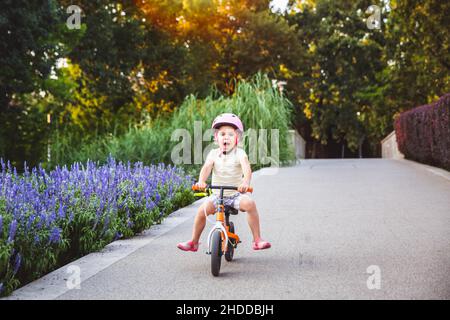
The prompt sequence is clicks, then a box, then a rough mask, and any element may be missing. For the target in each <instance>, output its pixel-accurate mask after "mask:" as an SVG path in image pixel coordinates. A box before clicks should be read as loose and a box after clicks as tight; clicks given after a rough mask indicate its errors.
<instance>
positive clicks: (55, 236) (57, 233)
mask: <svg viewBox="0 0 450 320" xmlns="http://www.w3.org/2000/svg"><path fill="white" fill-rule="evenodd" d="M60 240H61V229H60V228H58V227H54V228H53V229H52V231H51V233H50V238H49V242H50V243H58V242H59V241H60Z"/></svg>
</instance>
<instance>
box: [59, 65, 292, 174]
mask: <svg viewBox="0 0 450 320" xmlns="http://www.w3.org/2000/svg"><path fill="white" fill-rule="evenodd" d="M224 112H233V113H235V114H237V115H239V117H240V118H241V119H242V121H243V123H244V126H245V128H247V129H249V128H252V129H255V130H259V129H267V130H268V137H267V153H268V155H269V156H270V155H271V154H270V153H271V142H270V141H271V139H270V130H271V129H278V130H279V160H280V163H278V164H279V165H282V164H286V163H288V162H289V161H291V160H292V159H293V153H292V150H291V148H290V146H289V145H288V141H287V137H288V130H289V129H290V123H291V115H292V104H291V103H290V102H289V101H288V100H287V99H286V98H285V97H284V96H283V95H282V94H281V93H280V92H279V91H278V90H276V89H274V88H273V87H272V84H271V82H270V80H269V79H268V77H267V76H263V75H261V74H258V75H256V76H255V77H254V78H253V79H252V80H251V81H241V82H239V83H238V84H237V86H236V91H235V93H234V94H233V95H232V96H230V97H224V96H221V95H220V94H219V93H218V92H217V91H216V92H213V93H212V94H210V95H209V96H208V97H206V98H205V99H197V98H196V97H195V96H193V95H190V96H188V97H187V98H186V99H185V101H184V102H183V104H182V105H181V106H180V107H179V109H178V110H176V111H175V112H174V114H173V115H172V116H171V117H169V118H167V117H166V118H163V117H160V118H158V119H156V120H154V121H151V122H150V123H148V124H146V125H144V126H141V127H140V126H134V127H132V128H130V130H129V131H128V132H127V133H126V134H124V135H122V136H111V137H106V138H101V139H98V140H96V141H94V142H93V143H90V144H89V143H88V144H85V145H81V146H80V147H79V148H72V147H68V148H65V147H64V146H71V145H73V144H72V143H71V142H70V141H69V142H68V143H62V144H61V146H62V148H61V149H58V148H57V147H54V149H53V150H54V152H55V153H57V154H56V155H55V157H54V158H56V159H59V161H64V163H72V162H73V161H85V160H87V159H91V160H96V161H97V160H98V161H106V159H107V157H108V155H109V154H111V155H112V156H113V157H114V158H115V159H118V160H122V161H128V160H129V161H132V162H134V161H143V162H144V163H146V164H149V163H155V162H164V163H172V159H171V153H172V150H173V148H174V147H175V146H176V145H177V144H179V143H180V142H179V141H171V136H172V133H174V132H175V130H177V129H186V130H187V131H188V132H189V135H190V137H191V139H192V140H191V142H192V143H191V146H192V150H191V154H192V157H191V164H184V168H185V169H186V171H188V172H190V173H198V170H199V167H200V165H201V164H195V163H194V160H195V159H194V156H193V155H194V147H195V146H194V122H195V121H201V125H202V132H203V133H205V132H206V130H208V129H209V128H210V126H211V123H212V121H213V119H214V118H215V117H216V116H217V115H218V114H220V113H224ZM209 138H210V139H209V140H207V141H204V142H203V143H202V147H203V149H202V150H204V148H206V147H207V146H208V145H210V144H211V141H212V135H211V136H210V137H209ZM250 142H251V141H250V139H245V141H244V149H245V150H247V152H248V151H249V148H250V145H249V143H250ZM256 160H257V163H256V164H254V166H253V169H258V168H261V167H263V166H265V165H267V163H265V164H262V163H261V161H260V160H262V159H256ZM274 160H275V159H274Z"/></svg>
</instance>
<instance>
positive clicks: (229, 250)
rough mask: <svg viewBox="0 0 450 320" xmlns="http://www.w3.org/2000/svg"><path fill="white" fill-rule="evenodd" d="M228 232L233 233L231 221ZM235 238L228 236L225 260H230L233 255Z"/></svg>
mask: <svg viewBox="0 0 450 320" xmlns="http://www.w3.org/2000/svg"><path fill="white" fill-rule="evenodd" d="M230 232H231V233H234V224H233V222H230ZM235 242H236V240H234V239H231V238H229V240H228V247H227V251H226V252H225V260H227V261H231V260H233V256H234V246H235V244H236V243H235Z"/></svg>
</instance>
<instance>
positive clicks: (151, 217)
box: [0, 158, 194, 296]
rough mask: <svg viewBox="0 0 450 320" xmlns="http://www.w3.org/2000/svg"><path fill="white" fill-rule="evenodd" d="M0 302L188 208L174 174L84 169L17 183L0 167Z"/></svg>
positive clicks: (137, 168)
mask: <svg viewBox="0 0 450 320" xmlns="http://www.w3.org/2000/svg"><path fill="white" fill-rule="evenodd" d="M0 165H1V171H0V296H1V295H8V294H10V293H11V292H12V291H13V290H14V289H15V288H17V287H18V286H19V285H23V284H25V283H28V282H30V281H32V280H34V279H36V278H38V277H41V276H42V275H44V274H46V273H48V272H50V271H52V270H54V269H56V268H57V267H59V266H62V265H64V264H66V263H68V262H70V261H72V260H74V259H76V258H79V257H81V256H83V255H85V254H87V253H89V252H93V251H97V250H100V249H101V248H103V247H104V246H105V245H107V244H108V243H110V242H112V241H114V240H116V239H119V238H127V237H131V236H133V235H135V234H137V233H139V232H142V231H143V230H145V229H147V228H149V227H150V226H151V225H152V224H155V223H159V222H160V220H161V219H162V218H163V217H164V216H165V215H167V214H169V213H171V212H172V211H174V210H176V209H177V208H180V207H183V206H186V205H188V204H189V203H191V202H192V201H193V200H194V197H193V194H192V192H191V185H192V183H193V179H192V178H191V177H190V176H186V175H185V174H184V171H183V170H182V169H180V168H177V167H172V166H165V165H164V164H159V165H152V166H144V165H143V164H142V163H140V162H138V163H135V164H134V165H131V164H130V163H129V162H128V163H127V164H124V163H122V162H119V163H117V162H116V161H115V160H114V159H112V158H109V159H108V161H107V163H106V164H105V165H101V166H100V165H98V164H96V163H93V162H91V161H88V162H87V163H86V164H85V165H83V164H80V163H75V164H73V165H72V166H71V167H70V169H68V168H67V167H66V166H64V167H62V168H61V167H57V168H56V169H55V170H53V171H51V172H46V171H45V170H44V169H42V168H41V167H39V168H33V169H32V170H31V171H30V170H28V169H26V170H25V173H24V174H23V175H18V174H17V172H16V170H15V168H12V167H11V166H10V164H9V163H8V164H5V163H4V161H3V160H0Z"/></svg>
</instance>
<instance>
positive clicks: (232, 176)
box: [177, 113, 271, 252]
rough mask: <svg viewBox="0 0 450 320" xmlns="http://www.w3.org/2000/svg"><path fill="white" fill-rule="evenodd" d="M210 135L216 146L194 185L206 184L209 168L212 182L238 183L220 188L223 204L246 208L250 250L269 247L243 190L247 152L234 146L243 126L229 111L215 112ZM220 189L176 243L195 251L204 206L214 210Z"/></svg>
mask: <svg viewBox="0 0 450 320" xmlns="http://www.w3.org/2000/svg"><path fill="white" fill-rule="evenodd" d="M212 128H213V129H214V130H215V131H214V138H215V140H216V142H218V144H219V148H218V149H213V150H211V151H210V153H209V154H208V156H207V157H206V161H205V164H204V165H203V167H202V169H201V171H200V177H199V179H198V183H197V186H198V187H200V188H205V187H206V180H207V179H208V177H209V175H210V174H211V171H212V181H211V184H212V185H217V186H221V185H224V186H225V185H227V186H238V192H237V191H235V190H224V205H229V206H232V207H233V208H235V209H237V210H241V211H246V212H247V220H248V224H249V226H250V229H251V231H252V234H253V243H252V247H253V249H254V250H262V249H268V248H270V246H271V245H270V243H269V242H267V241H264V240H262V239H261V236H260V228H259V215H258V210H257V209H256V204H255V201H253V200H252V199H251V198H250V197H249V196H248V195H247V194H241V192H242V193H245V192H246V191H247V188H248V187H249V186H250V180H251V177H252V170H251V167H250V163H249V161H248V157H247V154H246V153H245V151H244V150H243V149H241V148H238V147H237V144H238V141H239V136H240V135H242V133H243V132H244V126H243V125H242V122H241V120H240V119H239V118H238V117H237V116H236V115H234V114H232V113H223V114H221V115H219V116H218V117H217V118H216V119H215V120H214V121H213V124H212ZM219 194H220V190H215V189H214V190H213V194H212V195H211V196H210V197H209V198H208V200H207V201H205V202H204V203H203V204H202V205H201V206H200V208H199V209H198V212H197V215H196V217H195V221H194V227H193V230H192V239H191V240H190V241H186V242H181V243H179V244H178V245H177V247H178V248H179V249H181V250H184V251H194V252H195V251H197V250H198V245H199V243H198V242H199V239H200V235H201V233H202V231H203V229H204V227H205V223H206V217H205V214H204V211H205V207H206V213H207V214H208V215H210V214H214V213H215V212H216V209H217V199H218V197H219Z"/></svg>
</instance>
